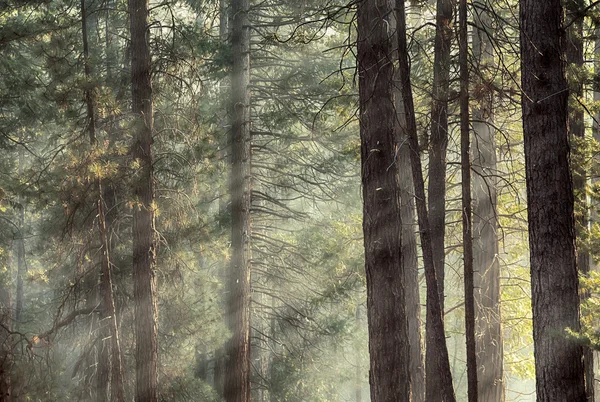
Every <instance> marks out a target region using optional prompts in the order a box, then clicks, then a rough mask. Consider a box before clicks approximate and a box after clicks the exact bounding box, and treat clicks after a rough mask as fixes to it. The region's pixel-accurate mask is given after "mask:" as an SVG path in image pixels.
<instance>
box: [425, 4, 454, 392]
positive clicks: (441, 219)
mask: <svg viewBox="0 0 600 402" xmlns="http://www.w3.org/2000/svg"><path fill="white" fill-rule="evenodd" d="M454 4H455V0H437V9H436V18H435V20H436V32H435V44H434V61H433V89H432V106H431V137H430V144H429V185H428V197H429V223H430V225H431V247H432V252H433V263H434V266H435V270H436V276H437V282H438V292H439V298H440V308H441V312H442V318H443V314H444V279H445V272H444V271H445V269H444V268H445V253H446V251H445V246H444V238H445V231H446V148H447V145H448V88H449V85H450V47H451V44H452V18H453V8H454ZM432 302H433V301H430V300H429V298H428V299H427V322H426V342H427V347H426V348H425V362H426V364H425V369H426V372H427V375H426V377H425V378H426V387H427V389H426V394H427V398H426V400H427V401H428V402H437V401H441V399H440V398H441V396H440V392H439V389H440V386H441V381H442V379H441V378H439V376H438V371H437V369H436V366H435V361H436V359H437V357H438V355H439V351H438V350H437V349H436V346H435V344H436V342H435V341H434V339H433V338H431V337H429V334H431V333H432V332H433V331H432V328H431V324H430V323H431V322H432V319H431V313H432V312H431V310H432V306H431V303H432Z"/></svg>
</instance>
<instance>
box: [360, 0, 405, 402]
mask: <svg viewBox="0 0 600 402" xmlns="http://www.w3.org/2000/svg"><path fill="white" fill-rule="evenodd" d="M392 14H393V4H392V2H391V0H372V1H368V2H366V1H362V2H359V3H358V11H357V19H358V42H357V46H358V71H359V99H360V136H361V176H362V185H363V232H364V246H365V272H366V278H367V317H368V326H369V354H370V370H369V376H370V383H371V401H373V402H382V401H390V402H391V401H402V402H409V401H410V376H409V364H408V358H409V341H408V321H407V317H406V312H405V306H404V304H405V287H404V283H403V282H404V274H403V272H402V271H401V269H402V254H401V250H402V244H401V232H402V226H401V225H402V220H401V201H400V182H399V176H398V169H397V167H395V164H396V160H397V153H398V151H399V146H400V144H399V139H400V137H399V135H398V134H399V133H398V126H397V124H396V111H395V109H394V92H395V91H394V81H393V79H394V67H393V64H394V63H393V62H394V60H393V58H392V56H393V53H394V50H395V49H394V45H393V42H394V41H393V36H392V35H393V33H394V31H393V29H391V24H393V22H394V21H392V20H391V19H392Z"/></svg>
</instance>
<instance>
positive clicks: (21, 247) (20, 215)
mask: <svg viewBox="0 0 600 402" xmlns="http://www.w3.org/2000/svg"><path fill="white" fill-rule="evenodd" d="M20 139H21V140H22V138H20ZM24 164H25V154H24V151H23V148H22V147H21V148H20V149H19V167H18V169H19V176H21V175H22V174H23V165H24ZM17 210H18V211H17V225H18V232H17V238H16V239H15V240H16V247H17V293H16V300H15V327H16V329H17V330H18V329H19V327H20V324H21V319H22V312H23V278H24V277H25V273H26V272H27V265H26V264H25V234H24V230H25V200H24V199H23V197H22V196H20V195H19V197H18V201H17Z"/></svg>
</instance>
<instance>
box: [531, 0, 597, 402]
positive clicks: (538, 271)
mask: <svg viewBox="0 0 600 402" xmlns="http://www.w3.org/2000/svg"><path fill="white" fill-rule="evenodd" d="M520 5H521V9H520V18H521V81H522V88H523V99H522V109H523V130H524V139H525V170H526V182H527V208H528V215H529V219H528V221H529V246H530V255H531V257H530V258H531V288H532V292H531V296H532V307H533V342H534V357H535V367H536V390H537V400H538V402H550V401H553V402H583V401H585V400H586V398H585V384H584V369H583V364H582V359H583V350H582V347H581V345H578V344H577V343H576V342H574V341H573V340H570V339H568V337H567V336H566V335H567V334H566V333H565V329H566V328H571V329H572V330H574V331H577V330H579V294H578V277H577V265H576V264H577V263H576V258H575V222H574V218H573V187H572V182H571V173H570V170H569V138H568V130H567V116H568V108H567V99H568V88H567V82H566V79H565V74H564V64H563V61H562V59H561V57H562V50H561V49H562V39H563V38H562V37H561V36H562V28H561V27H562V23H563V8H562V6H561V1H560V0H546V1H539V0H521V2H520ZM557 301H560V302H557Z"/></svg>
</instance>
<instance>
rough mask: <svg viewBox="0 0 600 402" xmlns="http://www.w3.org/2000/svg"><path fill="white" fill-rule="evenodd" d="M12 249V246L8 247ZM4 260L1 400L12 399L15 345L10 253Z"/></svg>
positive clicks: (0, 308)
mask: <svg viewBox="0 0 600 402" xmlns="http://www.w3.org/2000/svg"><path fill="white" fill-rule="evenodd" d="M8 249H9V250H10V247H8ZM7 259H8V260H9V261H4V262H5V263H6V267H9V270H8V275H5V276H4V277H3V278H2V280H1V281H0V282H1V283H0V322H1V323H2V328H0V402H10V401H11V400H12V378H11V377H12V368H13V367H12V366H13V360H14V359H13V358H14V356H13V352H14V350H13V347H12V344H11V342H10V331H12V321H13V320H12V294H11V283H12V280H11V269H10V267H11V261H10V254H9V255H8V257H7Z"/></svg>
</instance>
